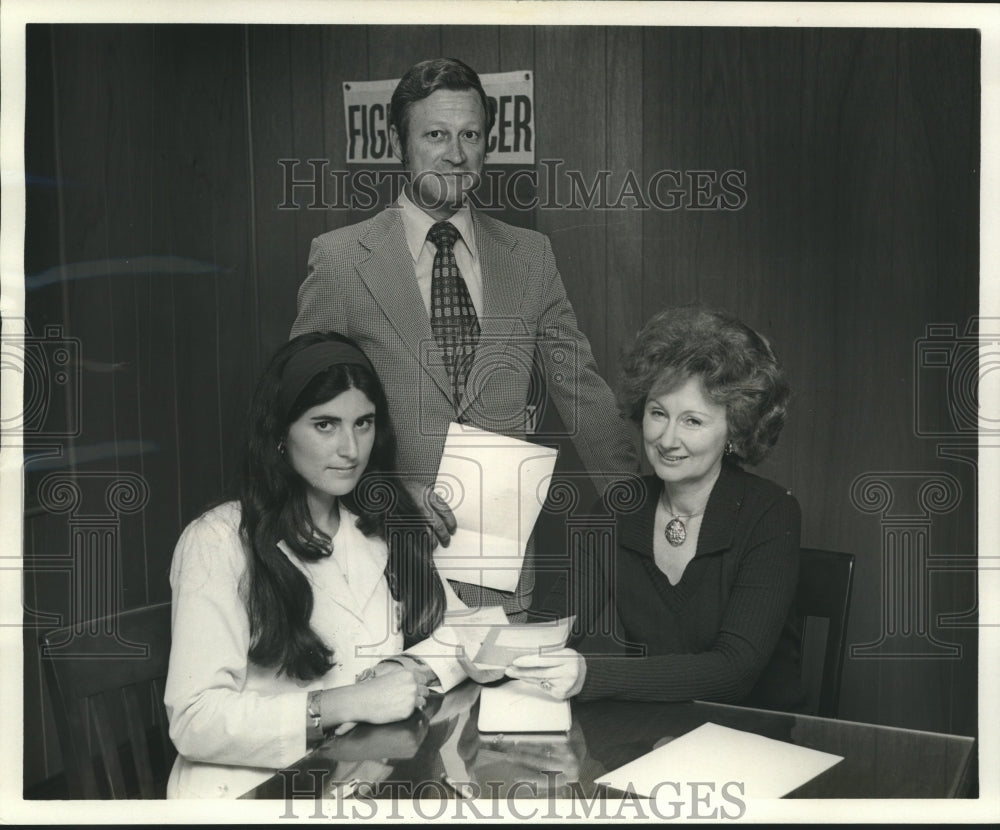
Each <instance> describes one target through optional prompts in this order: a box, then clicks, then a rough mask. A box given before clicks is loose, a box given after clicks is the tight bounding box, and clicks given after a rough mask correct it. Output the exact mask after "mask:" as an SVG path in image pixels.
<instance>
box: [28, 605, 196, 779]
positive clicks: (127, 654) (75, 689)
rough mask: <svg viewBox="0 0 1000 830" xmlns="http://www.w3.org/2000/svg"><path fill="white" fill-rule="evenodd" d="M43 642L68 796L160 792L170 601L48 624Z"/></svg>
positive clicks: (168, 747) (165, 747)
mask: <svg viewBox="0 0 1000 830" xmlns="http://www.w3.org/2000/svg"><path fill="white" fill-rule="evenodd" d="M41 648H42V655H41V656H42V664H43V666H44V667H45V680H46V685H47V687H48V690H49V694H50V696H51V699H52V708H53V714H54V716H55V722H56V728H57V730H58V734H59V743H60V747H61V749H62V755H63V763H64V766H65V770H66V779H67V783H68V786H69V794H70V797H71V798H91V799H93V798H115V799H119V798H135V797H139V798H163V797H165V795H166V780H167V778H168V777H169V774H170V767H171V765H172V763H173V759H174V757H175V756H176V754H177V753H176V750H175V749H174V747H173V744H172V743H171V742H170V738H169V735H168V732H167V717H166V709H165V707H164V704H163V688H164V682H165V679H166V676H167V665H168V662H169V658H170V603H169V602H164V603H160V604H158V605H149V606H146V607H143V608H136V609H133V610H130V611H123V612H120V613H118V614H115V615H113V616H111V617H103V618H101V619H98V620H91V621H89V622H87V623H84V624H82V625H79V624H78V625H74V626H66V627H64V628H58V629H53V630H51V631H47V632H45V633H44V634H43V635H42V637H41Z"/></svg>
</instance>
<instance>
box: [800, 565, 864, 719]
mask: <svg viewBox="0 0 1000 830" xmlns="http://www.w3.org/2000/svg"><path fill="white" fill-rule="evenodd" d="M853 580H854V554H853V553H840V552H837V551H831V550H819V549H817V548H803V549H802V551H801V556H800V559H799V585H798V590H797V592H796V597H795V606H796V609H797V611H798V613H799V616H800V617H801V618H802V628H803V631H802V640H803V654H802V658H803V661H802V662H803V669H804V672H803V674H804V675H805V677H804V681H805V685H806V689H807V693H808V697H807V700H808V702H809V704H810V711H813V712H815V713H816V714H817V715H820V716H821V717H825V718H835V717H837V711H838V708H839V706H840V681H841V675H842V673H843V669H844V652H845V650H846V645H847V615H848V611H849V610H850V606H851V586H852V584H853ZM811 619H812V620H816V619H821V620H822V619H825V620H826V621H827V629H826V642H825V646H824V647H823V649H822V651H821V652H819V649H815V650H813V649H811V648H810V646H811V645H812V643H813V640H814V639H815V638H810V634H811V633H812V631H813V626H811V625H810V620H811ZM816 652H819V653H821V654H822V660H821V661H818V660H816V659H813V660H810V659H809V658H810V657H816V656H817V654H816ZM817 662H820V663H821V671H820V672H810V671H809V667H810V665H813V666H815V664H816V663H817ZM812 674H818V675H819V678H818V680H817V681H816V682H813V683H810V682H809V680H810V675H812Z"/></svg>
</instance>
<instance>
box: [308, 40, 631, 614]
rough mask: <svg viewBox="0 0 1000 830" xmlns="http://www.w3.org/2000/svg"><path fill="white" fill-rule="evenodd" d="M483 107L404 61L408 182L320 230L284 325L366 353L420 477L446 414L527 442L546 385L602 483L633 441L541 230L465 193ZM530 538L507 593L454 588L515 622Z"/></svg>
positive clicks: (451, 76)
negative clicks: (322, 332)
mask: <svg viewBox="0 0 1000 830" xmlns="http://www.w3.org/2000/svg"><path fill="white" fill-rule="evenodd" d="M491 104H492V102H491V101H490V100H489V98H488V97H487V96H486V93H485V92H484V91H483V87H482V84H481V83H480V80H479V76H478V75H477V74H476V73H475V71H473V70H472V69H471V68H470V67H468V66H466V65H465V64H464V63H462V62H461V61H458V60H455V59H444V58H442V59H437V60H428V61H423V62H421V63H418V64H416V65H415V66H413V67H411V68H410V69H409V70H408V71H407V72H406V74H405V75H404V76H403V78H402V79H401V80H400V82H399V84H398V85H397V87H396V90H395V92H394V93H393V96H392V101H391V104H390V112H389V132H390V140H391V142H392V148H393V152H394V153H395V155H396V157H397V158H399V159H401V160H402V162H403V165H404V166H405V168H406V170H407V172H408V174H409V175H408V182H407V184H406V186H405V187H404V191H403V192H402V193H401V195H400V197H399V199H398V201H397V202H396V203H394V204H392V205H391V206H389V207H388V208H386V209H385V210H383V211H382V212H381V213H379V214H377V215H376V216H374V217H372V218H371V219H368V220H367V221H364V222H361V223H359V224H357V225H353V226H351V227H346V228H340V229H338V230H335V231H331V232H329V233H326V234H323V235H322V236H319V237H317V238H316V239H314V240H313V242H312V249H311V251H310V255H309V274H308V277H307V279H306V280H305V282H304V283H303V284H302V286H301V288H300V289H299V294H298V318H297V319H296V321H295V324H294V326H293V327H292V336H295V335H297V334H301V333H302V332H305V331H312V330H318V329H333V330H336V331H340V332H342V333H344V334H347V335H348V336H350V337H352V338H353V339H354V340H355V341H356V342H357V343H358V344H359V345H360V346H361V348H362V349H364V351H365V352H366V354H367V355H368V357H369V358H370V359H371V361H372V363H373V364H374V365H375V368H376V369H377V371H378V373H379V375H380V377H381V379H382V383H383V385H384V386H385V389H386V392H387V394H388V397H389V407H390V410H391V416H392V422H393V426H394V428H395V431H396V438H397V441H398V452H399V468H400V470H401V471H403V472H404V473H405V474H406V475H408V476H409V477H411V478H412V480H413V481H414V482H415V485H416V486H417V487H426V485H427V484H429V483H432V482H433V481H434V478H435V476H436V473H437V469H438V465H439V463H440V461H441V456H442V451H443V448H444V443H445V437H446V435H447V432H448V428H449V425H450V424H451V423H452V422H455V421H457V422H459V423H464V424H470V425H473V426H476V427H479V428H481V429H486V430H489V431H491V432H496V433H502V434H504V435H510V436H514V437H518V438H523V437H525V435H526V434H528V433H529V432H530V424H531V418H532V412H531V407H530V396H531V394H532V392H533V391H534V392H536V393H537V389H538V387H539V386H544V387H545V388H547V391H548V395H549V397H550V399H551V400H552V401H553V402H554V404H555V406H556V408H557V410H558V411H559V414H560V416H561V418H562V421H563V423H564V424H565V426H566V428H567V432H568V433H569V434H570V436H571V437H572V439H573V442H574V445H575V447H576V448H577V451H578V453H579V455H580V457H581V458H582V460H583V462H584V464H585V465H586V467H587V470H588V472H589V473H590V475H591V476H592V478H593V479H594V481H595V483H596V484H597V485H598V488H599V489H603V487H604V486H606V485H607V484H609V483H611V481H613V480H614V479H615V478H616V477H617V476H618V475H619V474H621V473H628V472H633V471H635V470H636V469H637V460H636V455H635V448H634V445H633V442H632V439H631V437H630V434H629V429H628V426H627V424H626V422H625V421H624V420H623V419H622V418H621V417H620V416H619V414H618V411H617V408H616V406H615V402H614V396H613V395H612V393H611V390H610V389H609V388H608V386H607V384H606V383H605V382H604V380H603V379H602V378H601V377H600V375H599V374H598V373H597V367H596V365H595V362H594V358H593V354H592V352H591V348H590V344H589V343H588V341H587V338H586V337H585V336H584V335H583V334H582V333H581V332H580V330H579V328H578V327H577V322H576V315H575V314H574V312H573V308H572V306H571V305H570V302H569V300H568V298H567V297H566V292H565V289H564V287H563V284H562V280H561V278H560V276H559V272H558V270H557V269H556V264H555V260H554V257H553V254H552V247H551V245H550V244H549V240H548V239H547V238H546V237H545V236H543V235H542V234H540V233H537V232H534V231H529V230H524V229H522V228H517V227H514V226H512V225H508V224H506V223H504V222H500V221H498V220H496V219H493V218H491V217H489V216H486V215H484V214H482V213H481V212H479V211H477V210H473V209H472V208H471V206H470V205H469V203H468V199H467V198H466V196H467V194H468V193H469V192H471V190H472V189H474V188H475V186H476V184H477V183H478V182H479V179H480V175H481V171H482V166H483V161H484V158H485V155H486V144H487V138H488V136H489V134H490V130H491V129H492V127H493V124H494V121H495V111H494V107H495V105H491ZM539 367H540V371H541V373H542V375H543V376H542V377H538V376H537V375H538V368H539ZM533 375H534V377H533ZM424 504H425V506H428V514H429V517H430V518H431V520H432V522H433V523H434V525H435V532H436V533H437V534H438V537H439V538H440V539H441V541H442V544H445V545H446V544H447V542H448V540H449V538H450V533H451V532H454V518H453V517H452V516H451V512H450V510H448V508H447V507H446V506H445V505H443V503H442V502H440V500H438V501H436V502H435V501H434V499H427V498H425V499H424ZM431 508H433V509H431ZM532 549H533V545H532V544H530V543H529V546H528V551H527V553H526V555H525V560H524V563H523V567H522V570H521V579H520V582H519V584H518V586H517V588H516V589H515V590H514V591H513V592H504V591H496V590H493V589H490V588H484V587H482V586H479V585H470V584H466V583H454V584H455V589H456V591H457V593H458V595H459V596H460V597H461V598H462V599H463V600H464V601H465V602H466V603H468V604H469V605H477V606H478V605H498V604H499V605H503V607H504V610H505V611H506V612H507V613H508V615H509V616H510V617H511V619H515V620H516V619H523V618H524V612H525V611H526V610H527V608H528V606H529V604H530V599H531V591H532V585H533V583H534V573H533V570H532V567H531V560H532V557H533V550H532Z"/></svg>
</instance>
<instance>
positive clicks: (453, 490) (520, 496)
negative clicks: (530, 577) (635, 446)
mask: <svg viewBox="0 0 1000 830" xmlns="http://www.w3.org/2000/svg"><path fill="white" fill-rule="evenodd" d="M556 455H557V451H556V450H554V449H551V448H549V447H542V446H539V445H537V444H532V443H530V442H528V441H522V440H520V439H518V438H511V437H509V436H506V435H497V434H496V433H492V432H488V431H486V430H481V429H476V428H475V427H470V426H464V425H461V424H452V425H451V426H450V427H449V429H448V437H447V439H446V441H445V446H444V453H443V455H442V458H441V465H440V467H439V468H438V474H437V480H436V482H435V486H434V489H435V491H436V492H437V493H438V495H440V496H441V497H442V498H443V499H444V500H445V501H446V502H447V503H448V506H449V507H450V508H451V510H452V512H453V513H454V514H455V520H456V521H457V523H458V529H457V530H456V531H455V534H454V535H453V536H452V538H451V543H450V544H449V545H448V547H444V546H439V547H438V548H437V550H436V551H435V553H434V562H435V564H436V565H437V567H438V570H439V571H440V572H441V573H442V574H443V575H444V576H446V577H447V578H448V579H454V580H456V581H458V582H468V583H472V584H474V585H482V586H484V587H487V588H494V589H496V590H499V591H513V590H514V588H515V587H516V586H517V581H518V578H519V576H520V574H521V565H522V562H523V560H524V552H525V549H526V547H527V544H528V538H529V537H530V536H531V531H532V530H533V529H534V526H535V522H536V520H537V519H538V514H539V513H540V512H541V509H542V505H543V504H544V503H545V498H546V496H547V495H548V489H549V484H550V483H551V480H552V471H553V469H554V468H555V463H556Z"/></svg>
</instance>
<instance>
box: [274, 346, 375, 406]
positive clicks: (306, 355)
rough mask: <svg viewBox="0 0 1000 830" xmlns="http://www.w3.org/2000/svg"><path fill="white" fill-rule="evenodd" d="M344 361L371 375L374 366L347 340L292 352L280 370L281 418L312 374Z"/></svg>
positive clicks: (313, 375)
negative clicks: (359, 367) (295, 352)
mask: <svg viewBox="0 0 1000 830" xmlns="http://www.w3.org/2000/svg"><path fill="white" fill-rule="evenodd" d="M345 363H349V364H352V365H354V366H364V367H365V368H366V369H367V370H368V371H369V372H371V373H372V374H373V375H374V374H376V372H375V367H373V366H372V364H371V361H370V360H369V359H368V358H367V357H365V354H364V352H362V351H361V349H359V348H357V347H356V346H352V345H350V344H349V343H341V342H340V341H339V340H327V341H324V342H322V343H314V344H313V345H311V346H307V347H306V348H304V349H303V350H302V351H301V352H299V353H298V354H296V355H295V356H294V357H293V358H292V359H291V360H289V361H288V363H286V364H285V368H284V370H283V371H282V373H281V392H280V394H279V396H278V403H279V404H280V406H281V412H282V415H283V416H284V417H285V418H287V417H288V414H289V413H290V412H291V411H292V406H293V405H294V404H295V401H296V399H297V398H298V397H299V395H300V394H302V390H303V389H305V388H306V385H307V384H308V383H309V381H311V380H312V379H313V378H314V377H316V375H318V374H319V373H320V372H322V371H324V370H325V369H328V368H330V367H331V366H338V365H341V364H345Z"/></svg>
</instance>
